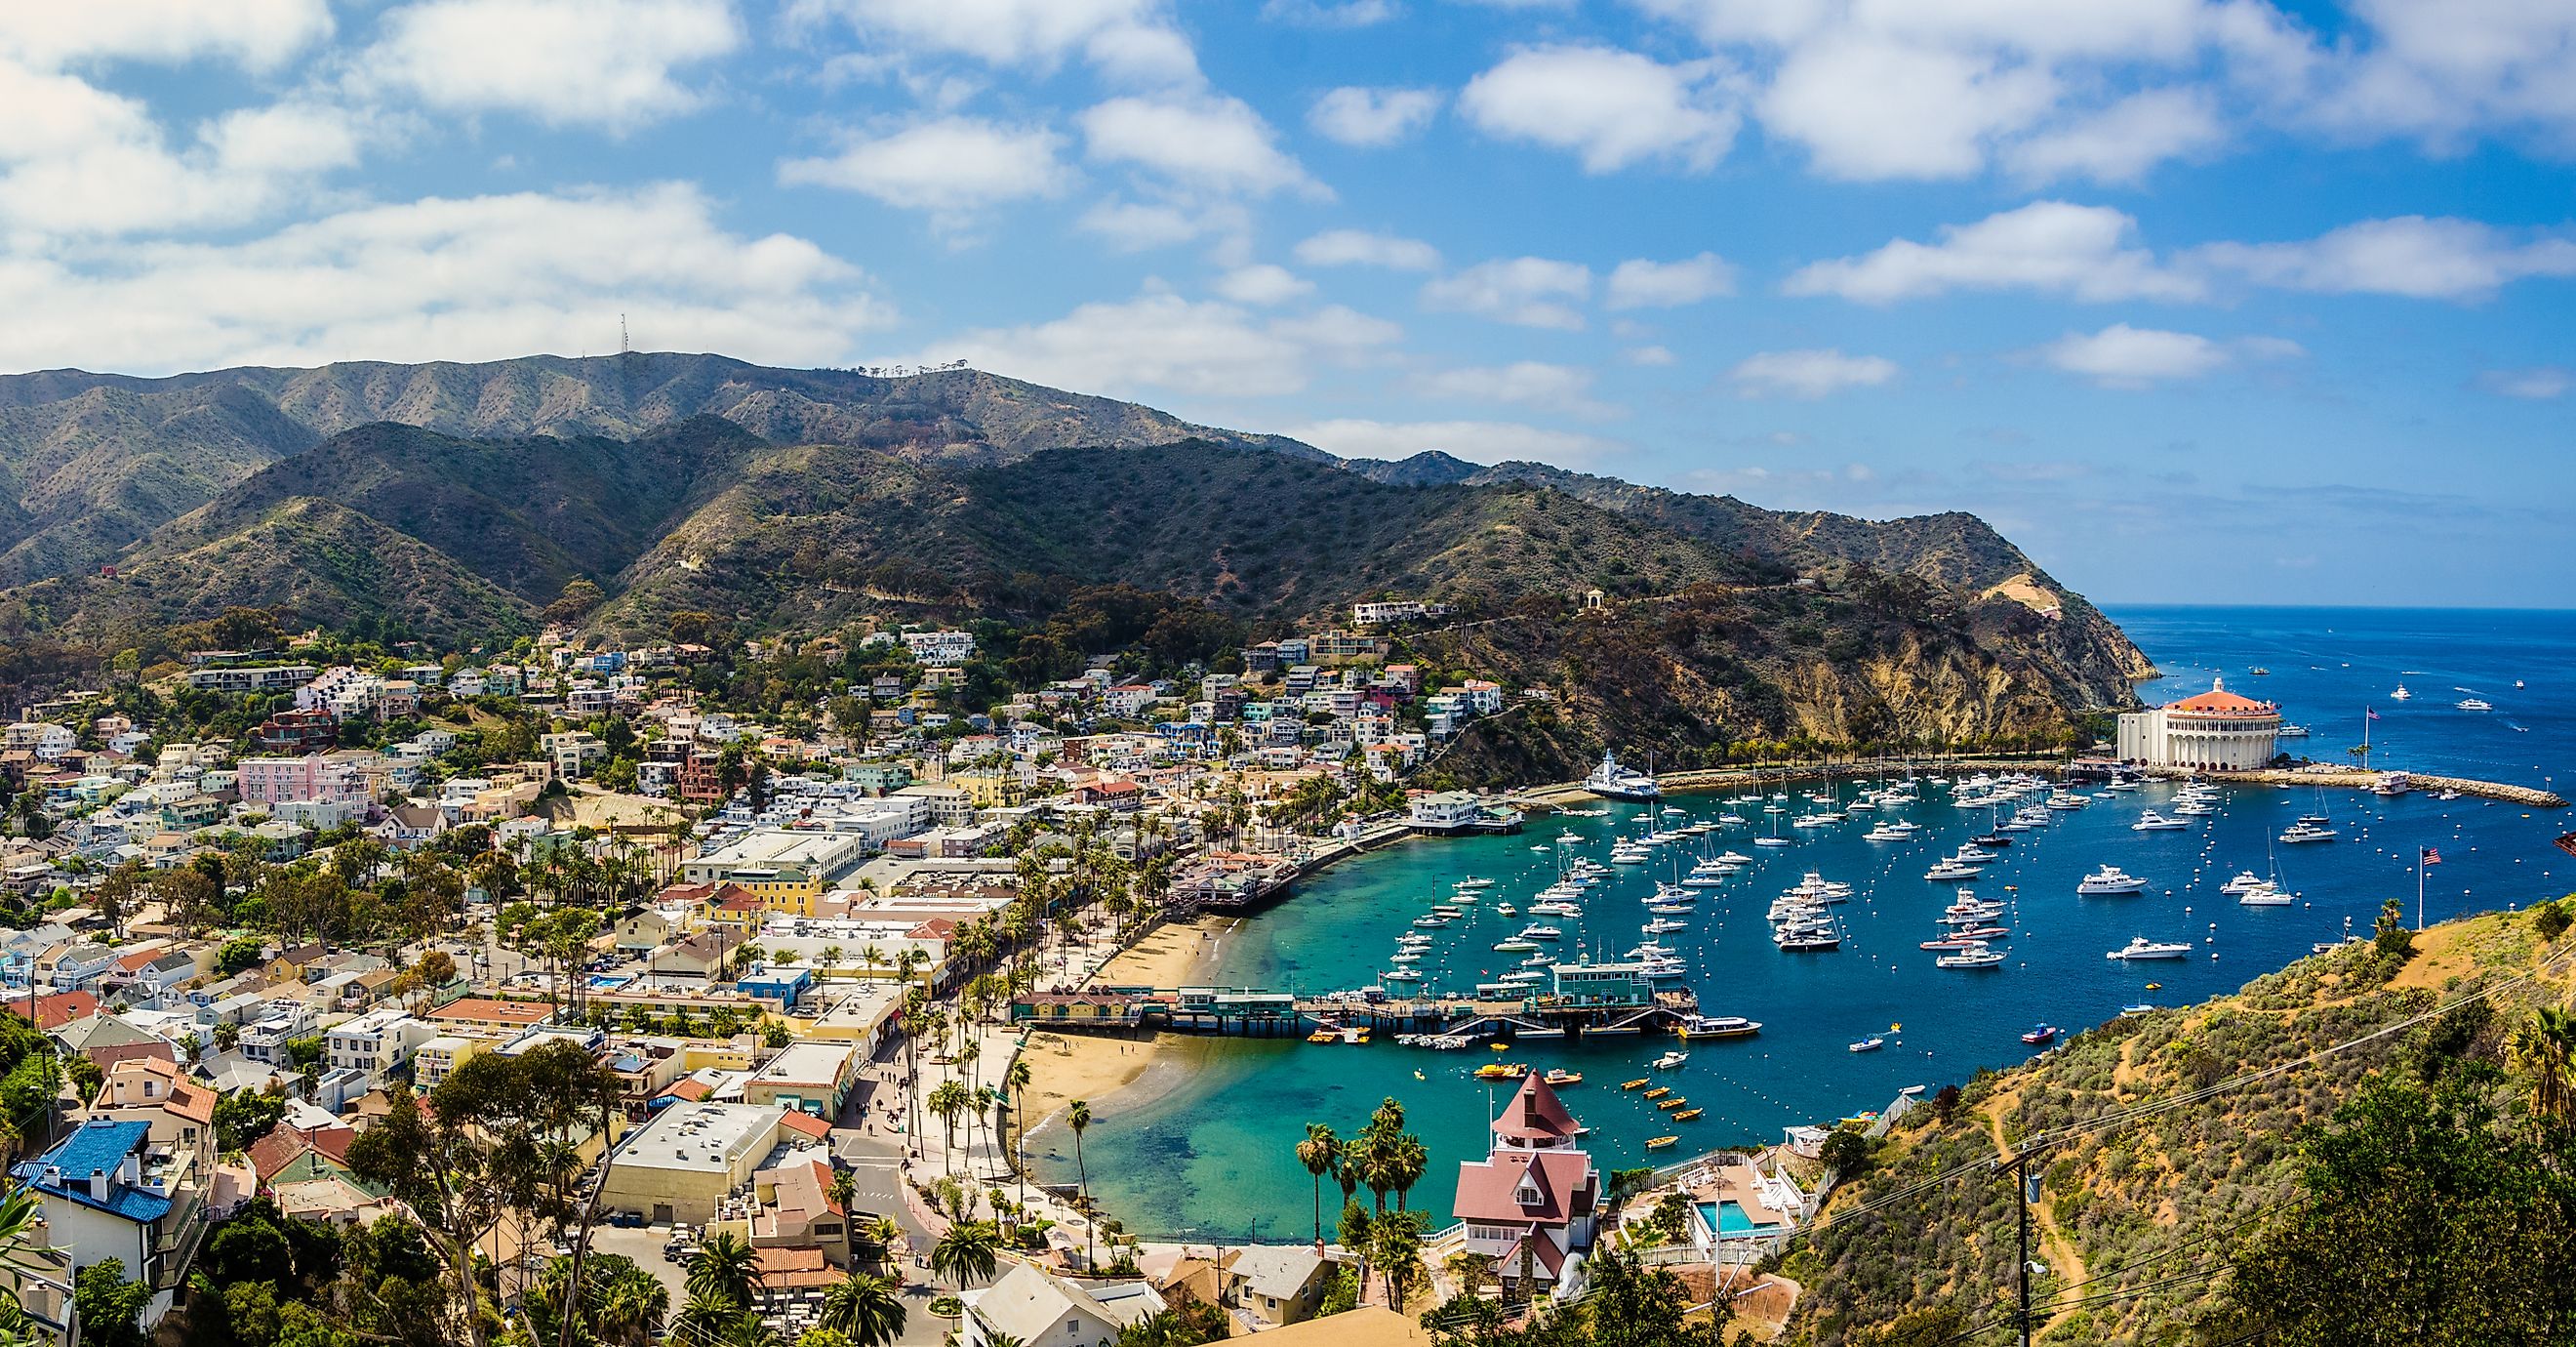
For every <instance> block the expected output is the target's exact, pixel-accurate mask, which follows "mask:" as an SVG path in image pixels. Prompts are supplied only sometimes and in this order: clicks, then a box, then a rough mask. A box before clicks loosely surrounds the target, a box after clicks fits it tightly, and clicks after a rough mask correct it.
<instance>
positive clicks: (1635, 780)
mask: <svg viewBox="0 0 2576 1347" xmlns="http://www.w3.org/2000/svg"><path fill="white" fill-rule="evenodd" d="M1583 788H1584V789H1585V790H1588V791H1590V792H1592V793H1593V794H1595V795H1598V796H1600V797H1602V798H1603V799H1605V800H1659V799H1662V798H1663V794H1664V788H1663V787H1662V786H1659V785H1656V784H1655V778H1653V777H1651V776H1648V775H1647V774H1646V773H1644V772H1640V771H1638V770H1637V769H1635V768H1633V767H1623V766H1621V765H1619V759H1618V756H1617V755H1616V754H1611V753H1603V754H1602V755H1601V765H1600V766H1598V767H1595V768H1593V769H1592V775H1590V776H1587V777H1585V778H1583Z"/></svg>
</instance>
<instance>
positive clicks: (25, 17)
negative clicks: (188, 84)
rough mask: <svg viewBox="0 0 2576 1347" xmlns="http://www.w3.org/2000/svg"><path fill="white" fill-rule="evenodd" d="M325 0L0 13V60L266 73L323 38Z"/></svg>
mask: <svg viewBox="0 0 2576 1347" xmlns="http://www.w3.org/2000/svg"><path fill="white" fill-rule="evenodd" d="M331 32H332V24H331V8H330V5H329V3H328V0H230V3H227V4H220V5H217V4H208V3H206V0H81V3H79V4H60V5H58V4H32V3H31V4H16V5H7V6H0V56H5V57H8V58H10V59H14V60H17V61H21V62H24V63H25V64H27V65H29V66H33V67H36V68H38V69H59V68H61V67H63V66H67V65H70V64H73V63H75V62H82V61H94V60H125V61H150V62H155V63H160V64H170V65H175V64H178V63H180V62H183V61H192V60H197V59H200V58H204V57H214V58H218V59H221V60H226V61H231V62H234V63H236V64H239V65H242V66H244V67H247V68H249V69H252V70H269V69H273V68H275V67H276V66H277V65H279V64H280V63H282V62H284V61H285V60H287V59H288V58H289V57H292V56H294V55H295V54H297V53H298V52H301V51H304V50H305V49H306V48H308V47H310V46H312V45H313V44H314V43H317V42H320V41H322V40H323V39H325V38H328V37H329V36H330V35H331Z"/></svg>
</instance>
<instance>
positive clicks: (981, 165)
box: [778, 117, 1073, 223]
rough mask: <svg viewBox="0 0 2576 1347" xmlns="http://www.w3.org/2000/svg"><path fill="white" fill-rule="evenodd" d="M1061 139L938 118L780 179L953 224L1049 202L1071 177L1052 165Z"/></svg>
mask: <svg viewBox="0 0 2576 1347" xmlns="http://www.w3.org/2000/svg"><path fill="white" fill-rule="evenodd" d="M1063 145H1064V137H1062V136H1059V135H1057V134H1056V133H1055V132H1053V131H1049V130H1047V129H1045V128H1044V127H1035V126H1027V127H1021V126H1005V125H1002V124H1000V123H996V122H989V121H983V120H980V119H977V118H973V117H942V118H939V119H937V120H934V121H927V122H922V123H919V124H918V125H914V126H909V127H906V128H904V129H903V130H900V131H897V132H895V133H893V134H891V135H886V136H877V137H871V138H866V139H857V140H852V141H851V142H850V143H849V144H848V145H847V146H845V147H844V148H843V149H842V150H841V152H840V153H839V154H836V155H831V156H828V157H824V158H814V159H790V160H788V161H786V162H784V163H782V164H780V165H779V166H778V180H779V181H780V182H782V183H786V184H788V185H791V186H817V187H837V188H841V189H843V190H845V191H852V192H858V193H860V194H862V195H865V196H871V197H874V198H876V199H877V200H879V201H882V202H885V203H886V204H887V205H890V206H898V207H901V208H903V209H905V210H919V211H928V212H931V213H932V214H933V215H934V216H936V217H938V218H940V219H941V220H943V221H946V222H950V223H955V222H959V221H961V220H963V219H964V218H967V217H970V216H971V215H972V214H973V213H974V212H976V211H979V210H982V209H985V208H987V207H991V206H996V205H1000V204H1002V203H1004V202H1008V201H1018V200H1023V199H1026V198H1030V197H1048V196H1054V195H1057V194H1059V193H1061V192H1062V191H1064V189H1065V188H1066V187H1067V186H1068V185H1069V184H1070V182H1071V180H1072V176H1073V175H1072V172H1071V171H1070V170H1069V169H1067V168H1066V167H1065V166H1064V164H1063V163H1061V162H1060V161H1058V160H1057V158H1056V153H1057V151H1058V150H1059V149H1061V148H1062V147H1063Z"/></svg>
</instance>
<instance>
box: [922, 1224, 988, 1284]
mask: <svg viewBox="0 0 2576 1347" xmlns="http://www.w3.org/2000/svg"><path fill="white" fill-rule="evenodd" d="M1001 1245H1002V1237H1001V1235H1000V1233H999V1232H997V1231H995V1230H994V1229H993V1227H992V1225H991V1224H990V1223H988V1222H985V1221H959V1222H957V1223H956V1224H954V1225H951V1226H950V1227H948V1233H946V1234H944V1235H941V1236H940V1237H939V1242H938V1243H936V1244H934V1245H932V1246H931V1247H930V1270H931V1271H933V1272H936V1273H938V1274H939V1275H940V1276H942V1277H944V1278H946V1279H948V1280H949V1281H951V1282H953V1283H955V1284H956V1285H958V1286H973V1285H974V1284H975V1283H977V1282H982V1281H991V1280H992V1279H993V1271H994V1269H995V1268H996V1267H998V1266H1000V1257H999V1253H1000V1249H1001Z"/></svg>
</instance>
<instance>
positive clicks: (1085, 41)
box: [788, 0, 1199, 85]
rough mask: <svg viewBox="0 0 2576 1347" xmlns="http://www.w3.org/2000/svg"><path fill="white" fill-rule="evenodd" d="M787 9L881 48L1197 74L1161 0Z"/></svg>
mask: <svg viewBox="0 0 2576 1347" xmlns="http://www.w3.org/2000/svg"><path fill="white" fill-rule="evenodd" d="M788 16H789V18H790V20H791V21H793V22H798V23H804V24H813V23H817V22H822V21H834V22H838V23H841V24H845V25H847V26H848V27H849V28H850V29H852V30H853V31H855V32H856V33H857V34H858V35H859V36H860V37H861V38H862V39H864V40H865V41H866V42H868V43H869V44H870V46H871V48H873V49H882V50H890V51H893V52H896V53H905V54H911V55H914V56H963V57H968V58H971V59H973V60H977V61H981V62H984V63H985V64H987V65H994V66H1004V67H1018V68H1027V69H1036V70H1041V71H1043V70H1048V69H1052V68H1054V67H1055V66H1057V65H1058V64H1060V63H1062V62H1063V61H1065V60H1066V59H1068V58H1070V57H1073V56H1077V55H1078V56H1080V57H1082V58H1083V59H1085V60H1087V61H1089V62H1090V63H1091V64H1092V65H1093V66H1094V67H1095V68H1097V69H1099V70H1100V71H1102V73H1104V74H1107V75H1110V76H1112V77H1113V78H1118V79H1124V80H1133V81H1137V82H1140V83H1149V84H1169V85H1190V84H1195V83H1196V82H1197V81H1198V79H1199V70H1198V58H1197V57H1196V55H1195V54H1193V53H1192V52H1191V50H1190V46H1189V42H1188V40H1187V39H1185V38H1183V37H1182V36H1181V35H1180V33H1179V31H1178V30H1176V29H1175V28H1174V27H1173V26H1172V23H1171V18H1170V15H1169V13H1168V12H1167V8H1166V6H1165V5H1164V4H1163V2H1162V0H793V3H792V4H791V5H790V6H789V7H788Z"/></svg>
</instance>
